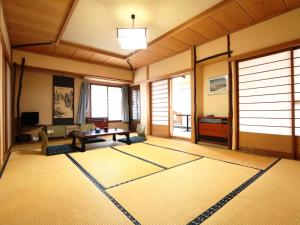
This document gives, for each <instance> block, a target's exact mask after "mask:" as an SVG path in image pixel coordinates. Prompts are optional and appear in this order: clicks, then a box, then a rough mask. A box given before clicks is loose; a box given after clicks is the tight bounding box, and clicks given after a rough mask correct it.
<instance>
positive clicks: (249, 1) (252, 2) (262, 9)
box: [239, 0, 286, 22]
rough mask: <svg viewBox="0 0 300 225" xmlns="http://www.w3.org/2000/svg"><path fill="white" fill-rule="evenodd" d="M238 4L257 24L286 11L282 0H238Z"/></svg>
mask: <svg viewBox="0 0 300 225" xmlns="http://www.w3.org/2000/svg"><path fill="white" fill-rule="evenodd" d="M239 3H240V5H241V6H242V7H243V8H244V9H245V11H247V13H248V14H249V15H250V16H251V17H252V18H253V19H254V20H255V21H257V22H258V21H260V20H261V19H263V18H265V17H269V16H272V15H274V14H278V13H281V12H283V11H285V10H286V8H285V5H284V3H283V1H282V0H239Z"/></svg>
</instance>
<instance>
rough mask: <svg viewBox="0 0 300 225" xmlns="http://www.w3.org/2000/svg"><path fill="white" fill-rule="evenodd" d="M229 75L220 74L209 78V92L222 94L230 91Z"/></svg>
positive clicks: (210, 93)
mask: <svg viewBox="0 0 300 225" xmlns="http://www.w3.org/2000/svg"><path fill="white" fill-rule="evenodd" d="M227 80H228V76H227V75H226V76H219V77H213V78H209V79H208V94H209V95H220V94H226V93H227V92H228V82H227Z"/></svg>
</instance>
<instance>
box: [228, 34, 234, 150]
mask: <svg viewBox="0 0 300 225" xmlns="http://www.w3.org/2000/svg"><path fill="white" fill-rule="evenodd" d="M227 60H228V126H229V132H228V149H232V117H233V104H232V64H231V50H230V35H229V34H227Z"/></svg>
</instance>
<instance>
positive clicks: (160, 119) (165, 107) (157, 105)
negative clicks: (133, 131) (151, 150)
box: [151, 80, 170, 137]
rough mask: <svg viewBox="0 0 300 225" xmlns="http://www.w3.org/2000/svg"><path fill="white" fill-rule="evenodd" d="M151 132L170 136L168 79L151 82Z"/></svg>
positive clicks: (156, 134) (155, 134)
mask: <svg viewBox="0 0 300 225" xmlns="http://www.w3.org/2000/svg"><path fill="white" fill-rule="evenodd" d="M151 133H152V135H154V136H161V137H169V136H170V129H169V81H168V80H161V81H156V82H152V84H151Z"/></svg>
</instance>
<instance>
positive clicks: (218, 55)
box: [196, 51, 233, 64]
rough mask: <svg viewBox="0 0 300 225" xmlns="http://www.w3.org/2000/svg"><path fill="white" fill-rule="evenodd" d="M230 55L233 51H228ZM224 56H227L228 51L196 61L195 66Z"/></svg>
mask: <svg viewBox="0 0 300 225" xmlns="http://www.w3.org/2000/svg"><path fill="white" fill-rule="evenodd" d="M232 53H233V51H230V54H232ZM224 55H226V56H228V51H226V52H222V53H218V54H215V55H212V56H208V57H206V58H204V59H200V60H197V61H196V64H197V63H201V62H205V61H208V60H210V59H215V58H218V57H221V56H224Z"/></svg>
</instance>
